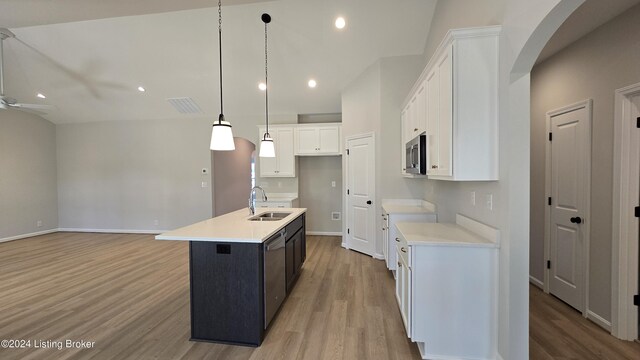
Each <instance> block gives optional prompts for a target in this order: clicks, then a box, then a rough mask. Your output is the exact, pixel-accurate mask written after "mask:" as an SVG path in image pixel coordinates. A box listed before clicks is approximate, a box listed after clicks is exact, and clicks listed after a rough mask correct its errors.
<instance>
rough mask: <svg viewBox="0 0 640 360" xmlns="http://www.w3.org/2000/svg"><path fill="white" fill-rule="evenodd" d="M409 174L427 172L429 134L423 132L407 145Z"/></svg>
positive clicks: (424, 173) (407, 169) (423, 173)
mask: <svg viewBox="0 0 640 360" xmlns="http://www.w3.org/2000/svg"><path fill="white" fill-rule="evenodd" d="M406 155H407V156H406V164H405V165H406V167H405V168H406V170H405V171H406V172H407V174H418V175H426V174H427V134H426V133H424V132H423V133H422V134H420V135H418V136H416V137H415V138H413V139H412V140H411V141H409V142H408V143H407V145H406Z"/></svg>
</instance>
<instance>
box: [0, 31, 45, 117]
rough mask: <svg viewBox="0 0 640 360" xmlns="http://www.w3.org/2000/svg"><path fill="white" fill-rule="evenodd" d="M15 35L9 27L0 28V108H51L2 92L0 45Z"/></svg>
mask: <svg viewBox="0 0 640 360" xmlns="http://www.w3.org/2000/svg"><path fill="white" fill-rule="evenodd" d="M12 37H15V34H14V33H12V32H11V31H10V30H9V29H5V28H0V109H8V108H12V109H17V110H27V111H29V110H30V111H35V112H42V110H49V109H52V108H53V106H50V105H42V104H23V103H19V102H18V101H17V100H16V99H14V98H11V97H9V96H6V95H5V93H4V53H3V48H2V45H3V44H4V41H5V40H6V39H8V38H12Z"/></svg>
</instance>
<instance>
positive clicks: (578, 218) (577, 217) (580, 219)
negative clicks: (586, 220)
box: [569, 216, 582, 224]
mask: <svg viewBox="0 0 640 360" xmlns="http://www.w3.org/2000/svg"><path fill="white" fill-rule="evenodd" d="M569 221H571V222H572V223H573V224H581V223H582V218H581V217H580V216H576V217H572V218H571V219H569Z"/></svg>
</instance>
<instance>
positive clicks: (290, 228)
mask: <svg viewBox="0 0 640 360" xmlns="http://www.w3.org/2000/svg"><path fill="white" fill-rule="evenodd" d="M303 216H304V215H301V216H298V218H296V219H295V220H293V221H292V222H290V223H289V225H287V228H286V229H287V240H288V239H289V238H290V237H291V236H293V235H295V233H296V232H297V231H298V230H300V229H301V228H302V225H303V223H304V219H303Z"/></svg>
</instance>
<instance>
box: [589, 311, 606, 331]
mask: <svg viewBox="0 0 640 360" xmlns="http://www.w3.org/2000/svg"><path fill="white" fill-rule="evenodd" d="M587 319H589V320H591V321H593V322H594V323H596V325H598V326H600V327H601V328H603V329H605V330H607V331H608V332H611V321H607V320H605V318H603V317H602V316H600V315H598V314H596V313H594V312H593V311H591V310H587Z"/></svg>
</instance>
